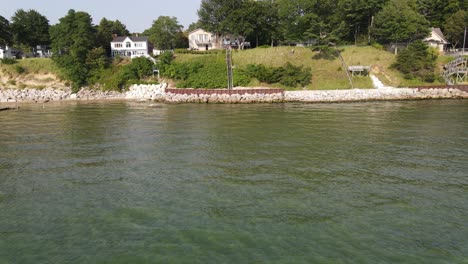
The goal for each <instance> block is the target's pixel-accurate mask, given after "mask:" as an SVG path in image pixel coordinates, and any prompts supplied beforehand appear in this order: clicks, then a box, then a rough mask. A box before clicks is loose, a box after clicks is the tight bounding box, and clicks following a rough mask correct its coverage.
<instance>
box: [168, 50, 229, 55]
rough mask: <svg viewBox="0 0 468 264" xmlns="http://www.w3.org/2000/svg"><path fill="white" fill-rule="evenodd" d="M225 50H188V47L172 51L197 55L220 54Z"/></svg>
mask: <svg viewBox="0 0 468 264" xmlns="http://www.w3.org/2000/svg"><path fill="white" fill-rule="evenodd" d="M225 52H226V50H222V49H212V50H189V49H175V50H174V53H176V54H198V55H207V54H222V53H225Z"/></svg>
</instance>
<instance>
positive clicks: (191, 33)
mask: <svg viewBox="0 0 468 264" xmlns="http://www.w3.org/2000/svg"><path fill="white" fill-rule="evenodd" d="M198 30H203V31H205V32H206V33H210V34H213V33H211V32H209V31H206V30H204V29H203V28H197V29H194V30H192V31H190V32H189V33H188V34H189V35H190V34H192V33H194V32H196V31H198Z"/></svg>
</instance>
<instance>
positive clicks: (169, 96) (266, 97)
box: [164, 89, 284, 104]
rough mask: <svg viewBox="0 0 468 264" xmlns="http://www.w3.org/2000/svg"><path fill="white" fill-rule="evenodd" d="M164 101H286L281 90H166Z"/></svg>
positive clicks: (240, 102)
mask: <svg viewBox="0 0 468 264" xmlns="http://www.w3.org/2000/svg"><path fill="white" fill-rule="evenodd" d="M164 101H165V102H168V103H228V104H246V103H279V102H283V101H284V94H283V90H281V89H235V90H214V89H212V90H193V89H183V90H177V89H166V94H165V96H164Z"/></svg>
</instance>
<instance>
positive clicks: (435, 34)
mask: <svg viewBox="0 0 468 264" xmlns="http://www.w3.org/2000/svg"><path fill="white" fill-rule="evenodd" d="M424 42H426V43H427V44H428V45H429V46H430V47H434V48H436V49H437V50H438V51H440V52H444V51H445V47H446V46H447V45H448V44H450V43H449V42H448V41H447V39H446V38H445V36H444V33H442V30H440V28H431V33H430V35H429V36H428V37H427V38H425V39H424Z"/></svg>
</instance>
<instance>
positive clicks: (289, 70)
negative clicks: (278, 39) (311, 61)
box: [245, 62, 312, 88]
mask: <svg viewBox="0 0 468 264" xmlns="http://www.w3.org/2000/svg"><path fill="white" fill-rule="evenodd" d="M245 73H246V75H247V76H250V77H252V78H256V79H258V80H259V81H260V82H264V83H270V84H273V83H280V84H282V85H284V86H287V87H292V88H295V87H297V86H302V87H305V86H307V85H308V84H309V83H310V81H311V80H312V73H311V70H310V68H303V66H294V65H292V64H291V63H289V62H288V63H286V65H285V66H283V67H277V68H274V67H267V66H265V65H263V64H249V65H247V67H246V69H245Z"/></svg>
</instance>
